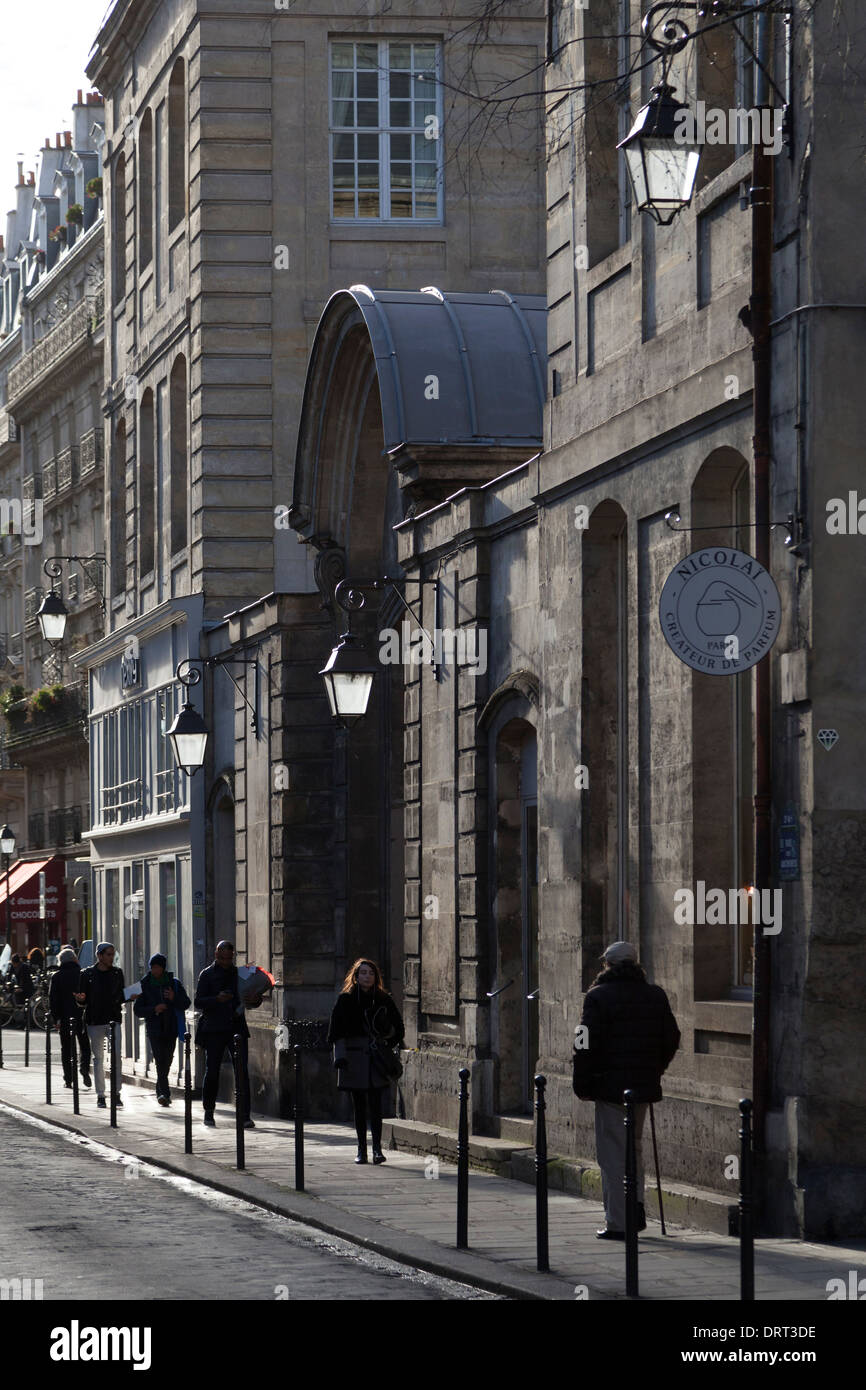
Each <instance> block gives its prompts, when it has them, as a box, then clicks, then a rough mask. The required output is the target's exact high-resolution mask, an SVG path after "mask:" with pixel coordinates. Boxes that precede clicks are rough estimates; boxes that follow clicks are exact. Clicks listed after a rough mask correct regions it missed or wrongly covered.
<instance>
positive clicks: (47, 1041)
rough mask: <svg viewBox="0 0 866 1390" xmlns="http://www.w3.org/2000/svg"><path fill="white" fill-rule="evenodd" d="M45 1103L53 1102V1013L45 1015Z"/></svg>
mask: <svg viewBox="0 0 866 1390" xmlns="http://www.w3.org/2000/svg"><path fill="white" fill-rule="evenodd" d="M45 1104H46V1105H50V1104H51V1014H50V1013H46V1015H45Z"/></svg>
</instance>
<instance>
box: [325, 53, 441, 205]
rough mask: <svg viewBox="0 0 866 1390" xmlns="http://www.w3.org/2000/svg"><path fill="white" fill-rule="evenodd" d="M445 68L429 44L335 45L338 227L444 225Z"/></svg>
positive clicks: (333, 149)
mask: <svg viewBox="0 0 866 1390" xmlns="http://www.w3.org/2000/svg"><path fill="white" fill-rule="evenodd" d="M440 65H441V50H440V46H439V44H438V43H435V42H431V41H429V40H428V41H424V42H420V43H419V42H417V41H415V40H408V39H379V40H355V39H334V40H332V41H331V45H330V92H329V109H330V170H331V216H332V218H333V219H334V220H339V221H351V222H369V221H376V222H407V221H411V222H433V223H436V222H441V221H442V89H441V85H440V80H439V74H440Z"/></svg>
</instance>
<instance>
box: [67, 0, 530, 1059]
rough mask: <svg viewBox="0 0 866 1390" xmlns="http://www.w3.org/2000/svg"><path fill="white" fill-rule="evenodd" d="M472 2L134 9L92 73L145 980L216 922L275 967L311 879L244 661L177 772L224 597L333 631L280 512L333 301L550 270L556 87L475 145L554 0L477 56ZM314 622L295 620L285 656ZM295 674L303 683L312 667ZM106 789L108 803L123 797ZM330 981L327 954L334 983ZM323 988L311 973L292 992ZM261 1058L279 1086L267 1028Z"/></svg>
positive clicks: (136, 958) (112, 825) (222, 677)
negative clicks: (276, 813)
mask: <svg viewBox="0 0 866 1390" xmlns="http://www.w3.org/2000/svg"><path fill="white" fill-rule="evenodd" d="M474 9H475V7H474V5H473V4H472V3H467V5H466V6H458V8H457V9H456V10H455V12H454V13H453V14H452V15H451V16H450V17H449V19H448V20H447V22H446V21H445V20H444V19H443V18H442V16H441V15H440V13H439V10H438V9H437V8H436V6H435V5H432V4H422V5H420V6H415V7H413V10H412V14H411V16H396V17H395V16H392V15H391V14H389V13H387V12H383V13H380V12H379V11H380V7H379V6H371V7H370V13H369V14H367V13H359V12H358V11H357V8H356V7H351V6H350V7H340V6H339V5H338V6H337V7H336V8H335V9H334V10H333V11H332V12H315V13H312V12H303V13H301V12H297V11H296V10H294V9H280V8H279V7H274V6H273V5H267V4H265V3H264V2H262V3H260V4H254V5H251V6H245V8H244V13H243V14H239V13H237V9H236V7H234V8H233V7H231V6H227V5H219V4H218V5H217V6H213V5H208V6H202V5H199V4H197V3H196V2H195V0H168V3H166V2H165V0H162V3H157V0H145V3H134V2H133V0H121V3H118V4H116V5H115V6H114V7H113V9H112V10H111V12H110V14H109V15H108V17H107V18H106V21H105V24H104V26H103V28H102V30H101V32H100V33H99V35H98V37H97V42H96V46H95V50H94V53H93V56H92V58H91V61H90V65H89V68H88V73H89V76H90V78H91V80H92V81H93V82H94V83H95V84H96V85H97V86H98V87H99V89H100V90H101V91H102V92H103V93H104V94H105V98H106V128H105V134H106V146H105V167H106V191H107V198H108V203H107V206H108V217H107V238H106V248H107V249H106V256H107V265H106V347H105V380H104V389H105V395H104V410H105V416H106V438H105V451H106V458H107V459H108V460H109V464H108V471H107V477H108V483H107V487H106V536H107V549H108V551H109V558H110V561H111V573H112V592H111V596H110V600H109V605H108V607H109V612H108V625H107V632H106V636H105V638H104V639H102V640H101V641H100V642H99V643H96V644H94V645H93V646H92V647H91V648H90V650H89V651H88V652H87V653H86V654H85V656H84V658H83V659H82V662H81V667H82V670H83V671H86V672H87V677H88V681H89V685H90V700H89V707H90V709H91V711H92V718H91V726H92V728H91V754H92V786H93V816H92V831H91V847H92V855H93V859H94V880H95V889H94V892H95V906H96V912H97V920H98V921H100V922H101V923H102V924H103V927H104V930H105V933H106V934H108V935H111V934H112V932H115V933H117V934H118V937H120V936H121V935H123V940H124V947H123V950H124V954H125V955H126V956H127V958H130V957H131V958H132V960H131V963H130V969H131V970H132V969H134V970H137V969H138V966H139V964H140V963H141V961H143V960H146V956H147V953H148V952H149V951H151V950H153V949H156V947H157V946H162V947H165V946H167V945H168V946H169V947H170V948H171V949H172V950H173V951H176V959H175V965H176V966H177V967H178V968H179V969H180V970H181V972H182V973H183V974H185V975H186V976H187V977H190V978H191V977H193V976H194V975H195V974H196V973H197V972H198V970H199V969H200V968H201V967H202V966H203V965H204V963H205V961H206V959H207V958H208V957H209V955H210V953H211V951H212V947H213V942H214V941H215V940H216V939H218V937H219V936H220V935H233V936H235V937H236V940H237V942H238V948H239V953H240V955H241V957H246V958H248V959H253V958H255V959H256V960H257V961H259V963H261V964H271V965H274V966H277V968H278V972H279V967H280V966H281V964H282V961H283V926H282V923H283V920H284V915H283V908H282V906H281V905H280V904H281V901H282V897H281V895H284V896H285V898H286V901H290V898H291V889H290V888H289V886H288V884H286V885H285V886H283V882H282V879H280V878H279V877H277V876H278V875H281V874H282V872H283V870H282V867H281V859H282V856H281V851H280V849H279V847H278V842H277V841H276V840H273V841H271V842H270V843H269V842H268V840H267V838H266V831H267V826H268V823H269V815H270V814H271V810H272V808H271V806H270V803H269V795H268V794H266V790H267V788H268V787H269V782H268V780H267V778H266V779H265V782H264V787H265V789H266V790H265V791H259V792H257V793H256V799H255V800H254V799H253V798H251V797H248V796H247V788H248V786H249V785H252V784H254V774H253V772H252V767H253V763H254V761H255V759H256V757H257V756H259V754H260V751H261V746H262V745H263V744H264V745H265V746H268V747H269V746H270V743H269V739H270V728H271V726H270V719H271V711H270V709H269V710H267V712H266V711H265V710H264V707H262V708H260V709H259V710H258V711H257V713H258V716H259V718H258V724H259V728H258V730H257V731H256V732H255V737H250V738H248V740H247V747H246V751H245V752H244V745H243V742H242V743H241V745H240V748H238V747H236V746H235V736H234V735H233V732H232V729H233V725H232V721H233V720H235V721H237V730H242V729H244V728H246V729H247V732H248V733H250V732H252V731H249V727H248V726H249V710H248V709H247V707H246V705H245V704H244V702H243V699H242V698H241V696H240V695H239V694H237V693H236V692H233V689H232V686H231V685H230V683H229V681H228V677H227V674H226V672H225V671H220V670H217V669H214V668H211V667H208V668H207V669H206V671H205V676H204V680H203V682H202V683H201V684H200V685H199V686H198V687H197V689H196V690H195V691H194V692H193V695H192V698H193V700H194V701H195V702H196V704H197V707H200V708H201V709H203V710H205V712H206V713H207V717H208V719H209V720H212V722H211V723H210V727H211V728H212V730H213V739H212V740H211V744H210V747H209V751H208V762H207V765H206V768H205V772H204V775H203V776H202V777H195V778H192V779H186V778H185V777H182V776H181V777H180V781H179V782H178V781H176V780H175V779H174V775H173V759H172V756H171V753H170V751H169V748H168V743H167V739H166V736H165V735H166V731H167V728H168V727H169V726H170V723H171V720H172V718H173V714H174V712H175V711H176V710H177V708H178V706H179V702H180V700H181V699H182V691H181V688H180V683H179V681H178V680H177V679H176V678H175V674H174V672H175V667H176V664H177V663H178V662H180V661H181V660H182V659H186V658H192V659H193V660H197V659H199V658H200V657H208V656H209V655H211V654H212V652H219V651H223V649H224V648H225V643H226V633H227V632H234V631H235V630H236V629H235V625H234V624H235V618H234V616H233V615H235V614H237V613H242V614H248V613H249V611H250V610H251V607H254V606H255V605H256V604H259V605H260V607H261V613H260V614H259V616H258V618H257V619H256V623H257V624H258V625H259V626H260V625H261V624H264V628H265V629H269V627H270V623H271V619H272V616H273V613H272V609H273V604H274V603H275V604H276V608H275V609H273V612H276V613H278V614H282V613H283V611H284V608H283V607H282V606H281V605H282V604H283V596H284V595H290V596H292V603H291V604H290V609H291V611H292V612H293V613H299V612H302V613H303V614H304V616H303V619H302V620H301V622H302V626H303V624H305V623H308V622H310V621H313V622H320V621H321V613H320V611H319V606H320V604H321V602H322V596H321V594H320V592H319V588H318V585H317V580H316V574H315V572H314V570H315V565H314V556H313V553H312V548H311V547H307V548H302V547H300V546H299V545H298V543H297V537H296V535H295V533H294V532H293V531H292V529H291V527H290V525H289V523H288V514H289V508H290V505H291V502H292V486H293V471H294V449H295V441H296V438H297V432H298V425H299V419H300V412H301V404H302V397H303V390H304V383H305V378H306V372H307V360H308V355H309V350H310V346H311V343H312V340H313V335H314V332H315V329H316V325H317V323H318V320H319V317H320V315H321V313H322V310H323V309H324V306H325V304H326V302H327V300H328V297H329V295H330V294H331V293H332V292H333V291H334V290H336V289H339V288H340V287H342V286H343V285H344V284H345V283H347V282H348V283H352V282H355V281H368V282H370V283H372V284H382V283H388V284H389V285H392V286H396V287H398V288H399V287H402V286H406V287H411V288H413V289H415V288H417V287H418V286H419V285H423V284H425V283H426V282H427V281H429V280H430V279H431V278H435V277H439V276H441V275H442V274H443V273H445V272H447V274H448V277H449V279H450V280H451V281H452V282H453V283H456V284H458V285H460V286H461V287H462V288H465V289H467V290H474V291H482V292H484V291H487V290H488V289H490V288H493V287H494V286H495V285H496V284H498V283H499V281H500V280H501V278H502V276H503V275H507V277H508V279H509V283H510V285H511V287H512V289H513V290H514V291H515V292H516V293H527V292H528V293H537V292H538V291H539V290H540V289H541V288H542V284H543V274H544V272H543V264H544V260H543V246H542V239H541V224H540V221H539V209H540V206H541V197H542V171H541V169H540V166H539V163H538V157H537V156H538V150H539V145H540V113H539V111H538V107H537V103H529V107H528V111H527V112H526V113H524V114H522V115H521V114H520V113H519V112H517V113H514V114H513V115H512V116H511V118H510V119H509V120H508V121H507V122H504V123H502V126H501V129H500V130H499V131H498V133H497V134H496V135H495V137H494V138H492V139H490V140H488V141H486V142H481V141H480V140H479V138H478V135H477V134H476V123H475V121H474V119H473V117H474V116H475V115H476V114H477V113H476V112H475V111H474V109H473V106H472V97H471V93H472V91H474V90H478V84H480V88H481V89H482V90H487V89H489V87H490V86H491V85H492V84H494V83H497V82H501V81H503V80H514V81H515V82H516V83H517V86H516V87H515V88H514V90H515V92H516V91H517V90H519V89H520V86H521V83H522V84H524V85H526V84H528V85H529V86H531V80H530V79H529V78H527V77H526V74H527V73H529V72H530V71H531V70H532V69H533V67H534V66H535V64H536V62H537V60H538V56H539V51H540V47H541V45H542V44H543V24H542V22H541V6H540V5H538V6H536V5H534V4H533V5H521V6H516V7H515V8H514V12H513V13H512V12H511V11H510V10H509V11H506V12H505V13H504V14H503V15H502V16H501V17H500V18H499V19H497V20H496V22H495V24H494V25H493V28H492V29H491V31H490V34H489V42H488V43H487V44H485V45H482V46H479V45H478V44H476V43H473V41H472V39H473V36H472V34H471V33H470V31H469V30H468V29H466V27H465V21H467V20H468V19H470V18H471V17H472V15H473V13H474ZM320 577H321V576H320ZM274 594H276V595H277V596H278V600H277V599H274V600H272V599H271V598H269V597H267V596H269V595H274ZM263 595H264V596H266V597H264V598H263ZM227 615H229V616H227ZM310 615H312V617H311V616H310ZM248 621H252V619H250V618H249V617H245V618H244V619H243V623H244V624H245V623H247V622H248ZM275 621H279V619H277V620H275ZM169 631H170V632H171V634H172V636H171V640H170V641H169V638H168V636H167V635H166V634H167V633H168V632H169ZM212 634H213V635H212ZM295 640H296V638H295V635H294V634H289V633H285V634H284V635H283V637H282V638H281V642H282V646H281V648H280V653H279V658H278V661H279V663H282V665H283V666H286V667H287V666H288V665H290V662H291V643H292V642H294V641H295ZM258 651H259V656H258V669H257V674H256V673H255V669H254V668H253V667H251V666H247V667H234V668H229V669H231V670H232V671H233V673H234V675H235V676H236V678H238V679H239V683H240V685H241V687H242V688H243V690H244V694H245V697H246V698H247V699H248V700H250V701H251V702H252V701H253V700H254V699H255V691H256V689H258V692H259V695H258V699H259V700H260V701H262V700H263V699H264V696H263V694H262V692H264V691H265V690H267V689H271V687H270V686H269V685H267V684H266V681H265V678H264V677H265V667H264V664H263V663H264V661H265V656H266V649H265V647H264V646H261V647H260V648H258ZM311 653H312V648H311ZM240 654H242V653H240ZM272 655H273V653H272ZM316 659H318V658H316ZM132 663H134V670H135V672H136V677H135V681H134V683H133V684H132V685H130V686H124V684H123V678H122V667H124V666H125V668H126V669H128V670H132V669H133V665H132ZM279 679H280V681H284V682H285V686H283V685H280V686H279V687H278V688H279V689H280V690H281V691H283V690H284V689H285V690H288V688H289V687H290V685H291V682H292V680H293V679H294V677H293V676H292V675H291V673H290V672H289V671H288V670H287V671H286V672H285V674H284V675H281V676H280V677H279ZM136 711H137V712H136ZM276 713H277V714H279V710H278V709H277V710H276ZM317 717H318V716H317ZM244 721H246V723H245V722H244ZM114 724H117V726H118V728H123V729H128V730H129V731H131V732H130V735H129V736H130V738H131V739H132V744H133V745H134V746H133V747H132V748H131V750H130V751H129V755H128V756H129V761H128V764H127V765H126V766H125V768H124V769H119V768H115V767H114V765H113V764H111V762H110V753H109V752H108V751H107V750H108V744H107V743H106V740H107V739H108V740H110V738H111V737H112V734H111V732H110V731H111V729H112V727H113V725H114ZM294 736H295V737H300V735H299V733H298V731H297V730H296V731H295V735H294ZM127 747H129V742H128V741H127ZM241 754H243V757H242V759H241V761H240V762H238V761H236V759H237V758H238V757H240V756H241ZM245 759H249V762H247V761H245ZM121 771H122V772H123V775H122V776H121ZM127 784H130V785H127ZM106 786H108V787H109V788H110V789H111V790H110V798H111V799H112V800H113V801H114V802H115V803H116V805H112V806H109V807H106V806H105V804H104V800H105V795H106ZM99 798H102V803H103V804H98V803H99ZM118 808H119V809H118ZM106 812H108V814H107V815H106ZM118 817H119V818H118ZM228 844H234V846H235V854H234V857H231V856H229V855H227V854H226V852H225V847H226V846H227V845H228ZM274 846H277V847H276V848H274ZM234 864H236V868H233V865H234ZM165 866H168V867H165ZM172 866H173V868H172ZM172 873H173V875H174V877H173V879H171V883H169V878H170V876H171V875H172ZM268 874H272V875H273V877H272V880H271V881H272V882H273V885H274V893H275V895H276V897H275V899H274V902H275V903H276V906H275V907H274V909H273V911H272V910H271V899H270V897H266V896H265V894H264V893H263V891H262V885H263V883H264V882H266V881H267V875H268ZM163 876H165V882H164V883H163ZM161 884H162V886H160V885H161ZM171 884H173V887H172V886H171ZM272 923H273V927H272ZM124 934H125V935H124ZM336 969H337V966H336V965H335V964H334V961H333V959H332V961H331V963H330V965H329V968H328V981H327V987H328V990H329V991H331V990H332V989H333V985H334V980H335V978H336V976H335V971H336ZM323 982H324V980H323V978H321V979H320V978H318V977H317V979H316V984H317V985H321V984H322V983H323ZM303 983H304V981H303V977H302V976H301V975H297V977H292V978H291V979H290V980H289V981H288V982H287V990H288V987H289V985H291V987H292V988H295V987H299V986H301V985H303ZM274 1007H275V1010H276V1017H277V1019H280V1018H282V1017H284V1010H285V1009H288V1008H290V1007H291V1006H290V1005H289V1004H288V1003H286V1002H285V1000H284V998H283V994H282V991H280V992H278V994H277V997H276V1000H275V1005H274ZM298 1007H299V1008H300V1009H303V1008H304V1007H305V1005H304V1002H303V1000H299V1002H298ZM257 1024H260V1025H261V1026H264V1025H263V1024H262V1021H261V1020H257ZM131 1045H132V1044H131ZM135 1045H136V1046H139V1045H140V1046H141V1048H142V1050H141V1052H140V1053H138V1054H137V1061H138V1060H140V1061H141V1063H142V1065H144V1064H145V1063H146V1052H145V1051H144V1049H143V1040H141V1039H139V1043H138V1044H135ZM258 1046H259V1043H258V1042H256V1043H255V1044H254V1052H255V1050H256V1047H258ZM261 1049H262V1050H263V1052H262V1055H263V1058H264V1059H265V1060H266V1061H267V1069H266V1072H265V1076H266V1082H267V1084H268V1085H270V1084H271V1073H272V1071H273V1060H272V1059H273V1053H274V1049H273V1038H272V1033H271V1030H270V1029H268V1030H267V1032H266V1034H265V1036H264V1038H263V1040H262V1041H261ZM261 1084H265V1082H264V1081H263V1082H262V1083H261Z"/></svg>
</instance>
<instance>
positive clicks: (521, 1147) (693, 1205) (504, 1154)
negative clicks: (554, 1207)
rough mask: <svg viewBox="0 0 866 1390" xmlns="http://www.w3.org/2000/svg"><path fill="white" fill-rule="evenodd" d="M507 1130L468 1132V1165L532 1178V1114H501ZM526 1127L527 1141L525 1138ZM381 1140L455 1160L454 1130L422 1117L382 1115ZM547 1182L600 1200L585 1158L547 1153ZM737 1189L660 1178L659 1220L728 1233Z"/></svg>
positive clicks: (654, 1198)
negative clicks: (718, 1189) (723, 1189)
mask: <svg viewBox="0 0 866 1390" xmlns="http://www.w3.org/2000/svg"><path fill="white" fill-rule="evenodd" d="M501 1120H506V1121H507V1124H506V1125H505V1126H502V1125H501V1123H500V1129H501V1128H503V1127H504V1128H505V1129H506V1132H507V1134H510V1135H517V1136H519V1137H503V1136H502V1135H500V1136H499V1137H496V1136H493V1135H484V1134H472V1135H470V1136H469V1166H470V1168H477V1169H481V1170H482V1171H484V1172H488V1173H496V1174H497V1176H498V1177H503V1178H514V1179H516V1180H517V1181H518V1182H526V1183H532V1184H534V1182H535V1151H534V1149H533V1147H532V1123H533V1122H532V1120H530V1119H529V1118H526V1119H525V1120H524V1119H521V1118H520V1117H511V1116H502V1117H500V1121H501ZM527 1133H528V1137H529V1143H527V1142H526V1135H527ZM382 1137H383V1142H384V1144H385V1146H386V1147H387V1146H389V1145H390V1146H391V1147H393V1148H396V1149H403V1150H404V1151H406V1152H408V1153H417V1154H423V1155H425V1156H426V1155H433V1156H435V1157H436V1158H438V1159H440V1160H441V1161H443V1162H445V1163H456V1162H457V1132H456V1130H453V1129H444V1128H443V1127H442V1126H441V1125H434V1124H428V1123H426V1122H425V1121H422V1120H396V1119H394V1120H385V1121H384V1122H383V1125H382ZM547 1184H548V1189H549V1190H550V1191H551V1192H562V1193H566V1194H567V1195H569V1196H571V1197H584V1198H588V1199H590V1200H591V1201H595V1202H600V1201H601V1199H602V1196H601V1172H600V1170H599V1168H598V1166H597V1164H595V1163H594V1162H592V1160H590V1159H577V1158H574V1159H572V1158H557V1157H556V1156H555V1155H551V1157H550V1158H549V1159H548V1164H547ZM736 1197H737V1193H736V1188H735V1187H732V1190H731V1193H730V1195H728V1194H726V1193H721V1192H713V1191H711V1190H710V1189H708V1188H702V1187H691V1186H689V1185H688V1184H686V1183H678V1182H670V1181H667V1180H665V1179H664V1178H663V1179H662V1200H663V1202H664V1210H665V1222H666V1223H667V1222H670V1224H671V1225H672V1226H681V1227H689V1228H691V1229H694V1230H699V1231H715V1232H716V1233H717V1234H718V1235H725V1236H727V1235H731V1234H733V1233H734V1231H735V1229H736V1225H735V1223H736V1215H737V1201H736ZM645 1205H646V1210H647V1215H648V1216H650V1217H653V1218H655V1219H656V1220H657V1219H658V1189H657V1187H656V1184H655V1175H654V1173H653V1172H652V1169H651V1167H647V1169H646V1203H645Z"/></svg>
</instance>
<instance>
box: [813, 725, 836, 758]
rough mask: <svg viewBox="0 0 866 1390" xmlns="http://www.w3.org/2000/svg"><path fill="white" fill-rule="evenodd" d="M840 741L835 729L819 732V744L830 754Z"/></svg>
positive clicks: (820, 730)
mask: <svg viewBox="0 0 866 1390" xmlns="http://www.w3.org/2000/svg"><path fill="white" fill-rule="evenodd" d="M838 740H839V735H838V734H837V732H836V730H835V729H819V730H818V742H819V743H820V744H821V746H822V748H826V749H827V752H828V753H829V752H830V749H831V748H832V747H833V744H834V743H837V742H838Z"/></svg>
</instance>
